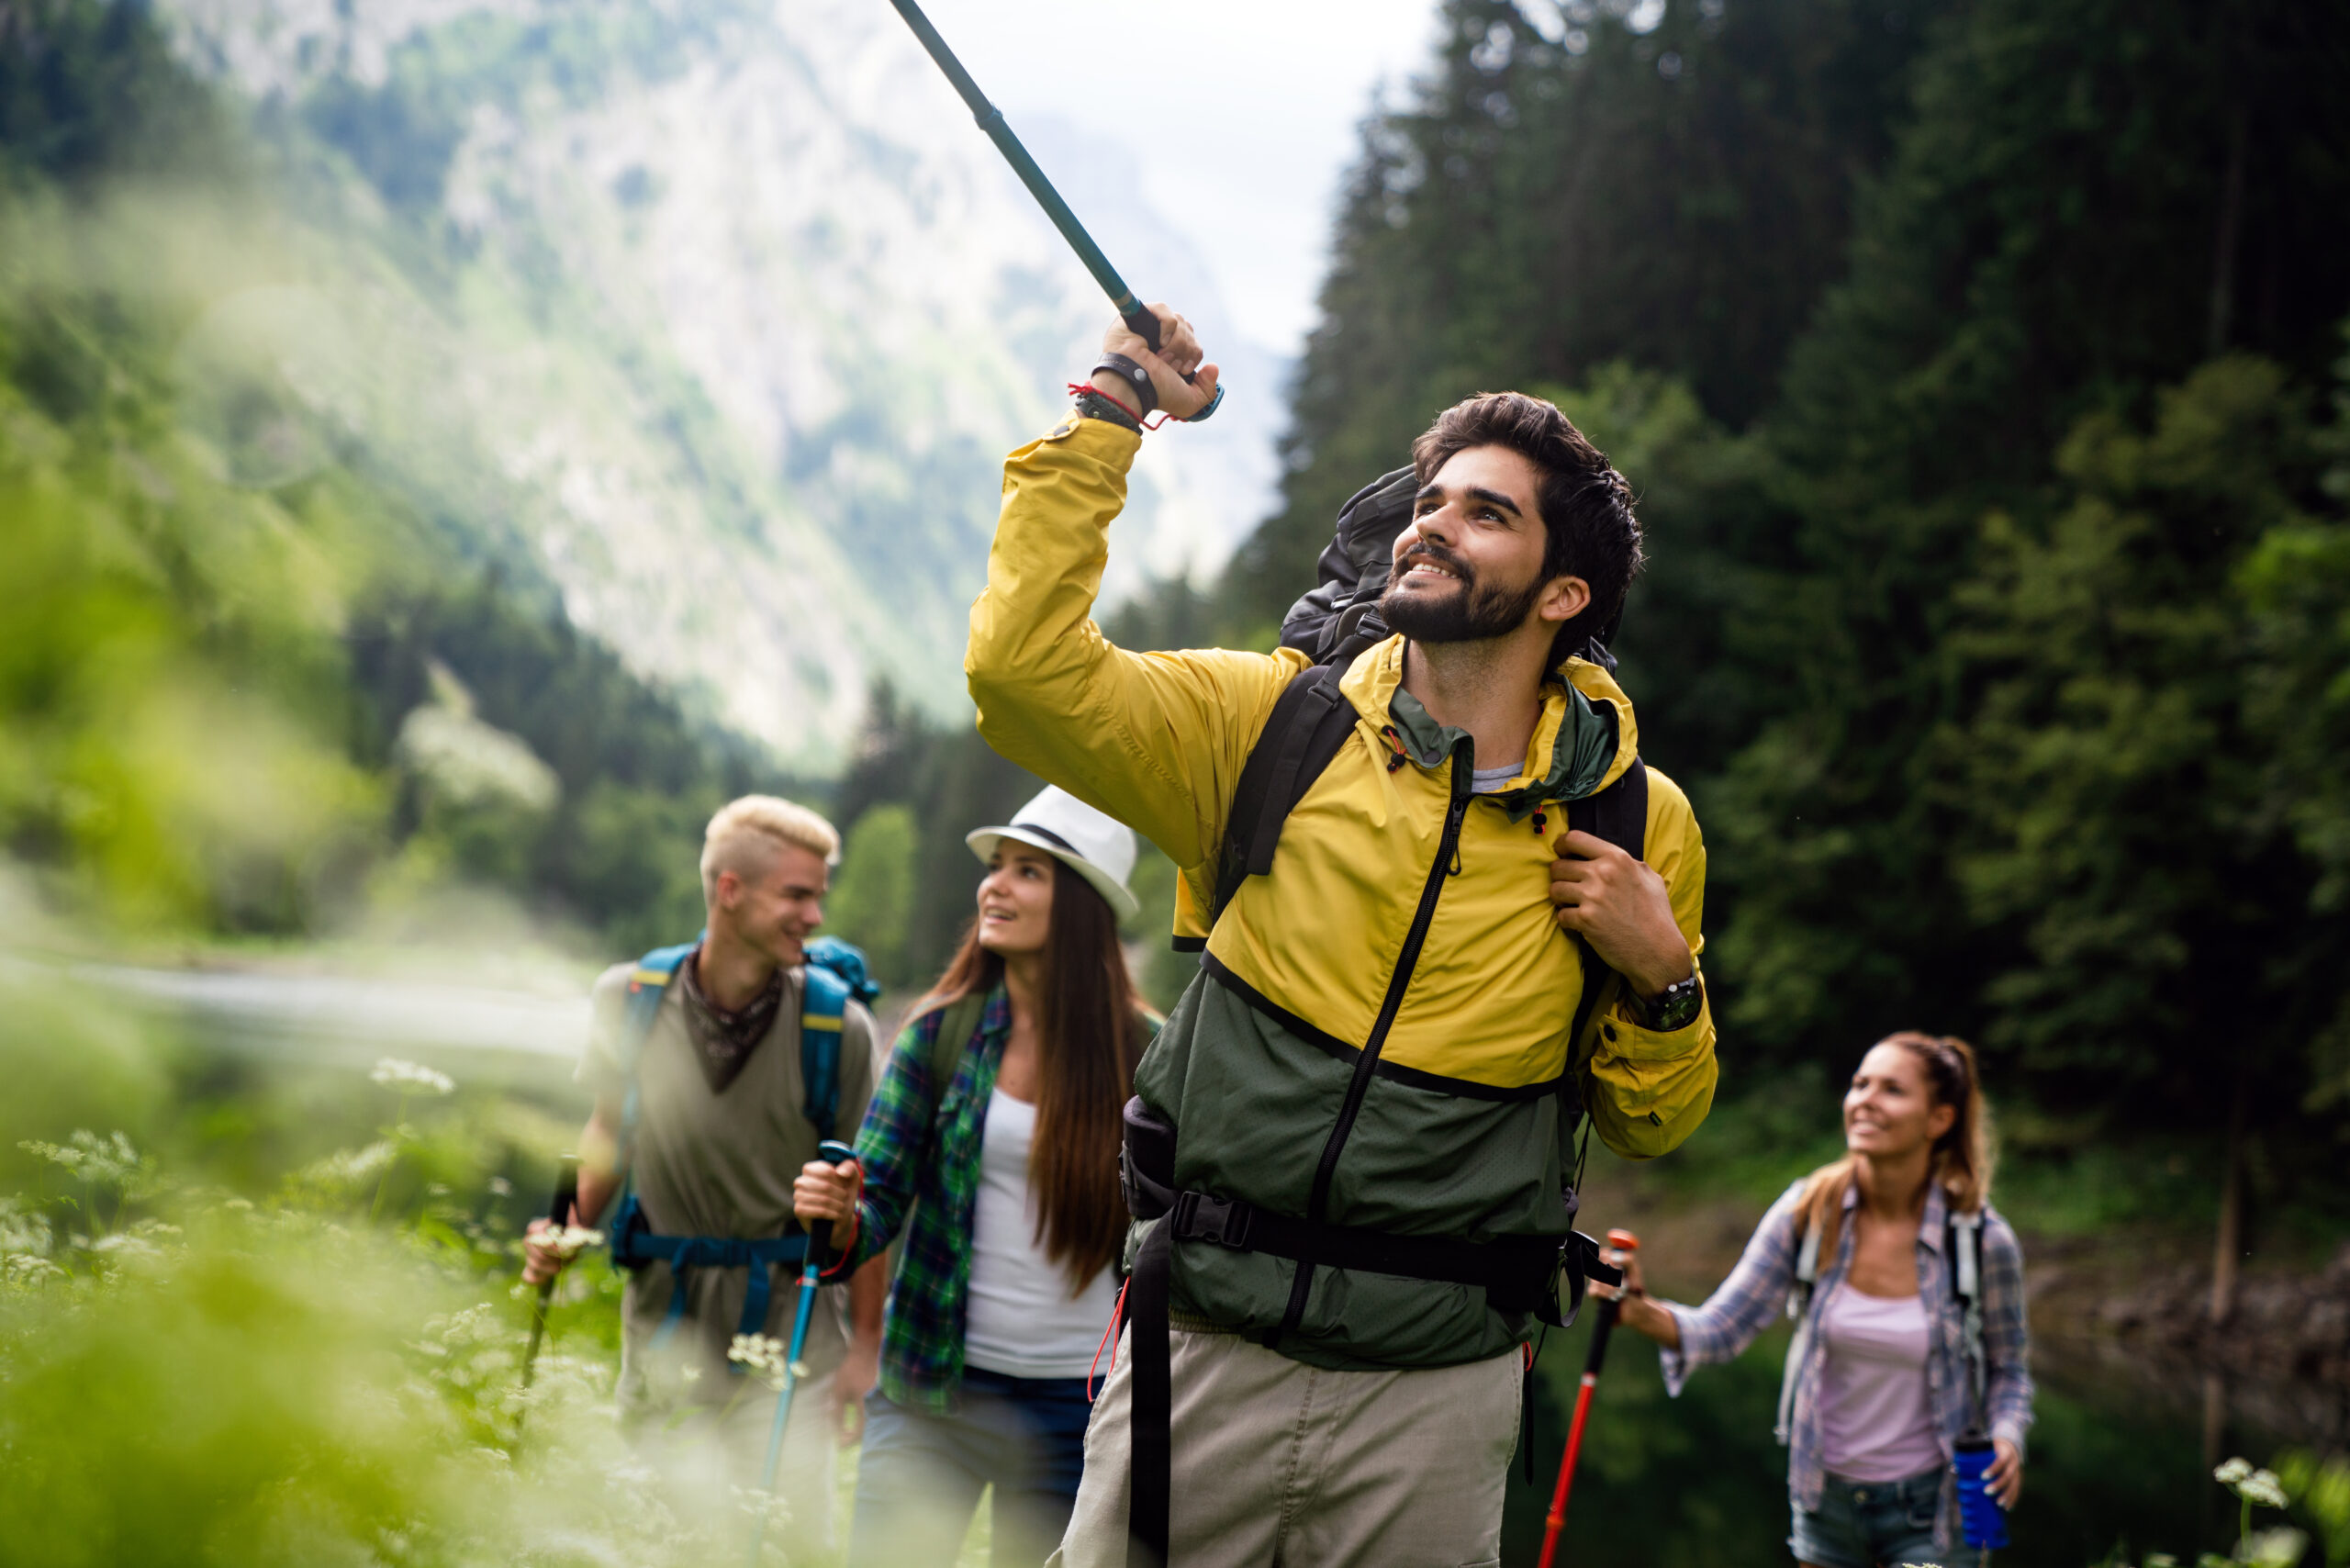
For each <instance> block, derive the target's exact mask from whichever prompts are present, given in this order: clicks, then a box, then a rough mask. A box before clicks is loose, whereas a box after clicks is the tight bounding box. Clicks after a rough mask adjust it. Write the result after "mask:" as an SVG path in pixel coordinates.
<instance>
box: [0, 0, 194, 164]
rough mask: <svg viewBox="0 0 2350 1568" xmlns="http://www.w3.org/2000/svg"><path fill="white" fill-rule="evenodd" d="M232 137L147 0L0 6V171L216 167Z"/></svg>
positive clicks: (26, 1)
mask: <svg viewBox="0 0 2350 1568" xmlns="http://www.w3.org/2000/svg"><path fill="white" fill-rule="evenodd" d="M228 145H229V138H228V134H227V126H226V123H225V117H224V116H222V114H221V113H220V110H219V106H218V105H217V104H216V103H215V102H214V101H213V98H212V96H211V95H210V94H209V93H207V92H206V91H205V90H204V89H203V87H201V86H200V85H199V84H196V82H195V81H194V80H192V79H191V78H190V77H189V76H188V74H187V73H185V71H183V70H182V69H181V68H180V66H179V64H178V63H177V62H175V61H173V59H172V56H171V50H170V48H169V46H168V45H167V44H166V43H165V41H164V39H163V38H162V35H161V34H160V33H159V32H157V31H156V29H155V28H154V26H153V24H152V22H151V19H150V17H149V14H148V8H147V6H145V5H144V4H143V3H142V0H104V3H100V0H19V3H17V4H15V5H11V6H9V7H8V9H7V11H6V13H5V14H0V174H13V175H16V176H17V177H18V178H20V179H21V178H23V177H25V176H28V175H30V176H45V177H49V178H55V179H64V180H87V179H90V178H92V177H94V176H96V175H99V174H112V175H123V174H129V175H158V174H180V173H185V172H187V171H190V170H196V169H203V170H207V171H209V170H214V169H217V168H218V165H219V164H220V162H222V161H223V160H224V158H225V157H226V154H227V149H228Z"/></svg>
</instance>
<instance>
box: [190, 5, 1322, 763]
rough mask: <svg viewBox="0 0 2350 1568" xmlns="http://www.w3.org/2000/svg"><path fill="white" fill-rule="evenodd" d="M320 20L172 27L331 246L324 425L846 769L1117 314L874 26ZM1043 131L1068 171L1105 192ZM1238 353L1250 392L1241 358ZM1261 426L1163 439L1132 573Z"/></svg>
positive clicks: (790, 19)
mask: <svg viewBox="0 0 2350 1568" xmlns="http://www.w3.org/2000/svg"><path fill="white" fill-rule="evenodd" d="M341 9H346V10H350V11H351V12H352V14H350V15H348V16H344V15H339V14H338V10H339V8H338V7H336V6H333V5H332V4H331V3H322V4H317V5H308V4H299V3H288V4H251V3H245V0H235V3H231V0H182V3H180V4H177V5H175V6H172V7H171V8H170V19H171V21H172V22H173V27H174V28H175V35H176V37H177V39H178V43H179V48H180V49H181V51H182V53H183V55H184V56H185V58H186V59H188V60H189V61H191V62H194V63H196V65H197V66H198V67H199V68H200V69H201V70H203V71H205V72H206V73H208V74H210V75H211V76H212V77H213V78H214V79H216V80H218V81H222V82H225V83H228V84H232V85H233V86H235V87H236V88H237V89H238V90H239V91H240V92H241V94H242V95H244V96H245V97H247V98H248V99H249V100H251V101H252V104H253V105H254V106H255V120H256V123H257V124H259V125H260V126H262V127H263V129H265V131H266V132H267V133H268V134H269V135H270V136H271V137H272V139H273V140H274V144H275V145H276V146H277V147H278V149H279V150H280V151H281V153H282V155H283V157H284V159H285V168H286V171H287V177H288V181H289V184H290V185H292V186H293V188H295V189H296V190H297V192H299V193H300V195H299V201H298V205H297V210H298V211H299V213H300V214H301V217H302V220H303V222H304V224H305V225H307V226H308V229H309V230H311V232H310V233H308V234H307V235H306V236H305V240H306V242H307V243H308V245H309V247H310V248H311V249H313V250H315V251H322V252H333V253H334V255H333V259H332V260H331V262H329V263H321V264H320V265H319V266H317V267H315V268H314V269H313V270H312V274H311V275H310V276H309V277H308V278H307V279H306V280H305V285H304V286H306V287H308V288H309V289H311V290H313V291H314V292H315V293H317V294H318V295H319V296H320V297H322V298H323V300H324V302H325V306H326V314H328V315H330V316H332V317H335V318H338V319H342V320H344V321H347V322H348V321H357V322H359V323H361V326H360V327H359V329H358V330H356V333H355V335H356V336H357V338H358V339H359V340H360V341H359V342H357V343H356V344H354V350H355V353H356V358H357V359H358V361H359V362H360V363H363V364H364V365H365V366H366V367H367V378H368V380H369V382H370V384H371V386H372V388H373V396H372V397H370V398H368V399H366V400H365V406H364V408H358V409H355V410H354V409H342V410H340V411H339V415H340V422H341V424H342V425H344V426H345V427H346V428H347V430H348V431H349V432H350V434H351V435H353V437H355V439H357V440H358V441H359V442H362V443H364V445H366V446H367V447H369V448H370V449H372V450H374V451H375V452H376V453H377V454H379V456H380V459H381V461H382V462H383V463H384V464H385V465H386V466H387V467H389V468H391V469H393V470H396V471H398V472H402V473H405V474H408V475H409V476H412V478H413V480H414V482H415V483H417V484H418V485H419V486H420V487H423V488H425V489H427V490H430V491H431V492H432V493H433V494H435V495H438V496H440V497H442V498H444V499H445V500H447V502H448V510H449V512H450V514H451V515H452V516H453V518H454V519H455V520H456V521H457V523H458V525H459V526H461V527H462V528H464V529H468V530H471V531H473V532H476V534H478V535H479V536H481V537H483V538H485V539H489V538H496V537H498V536H501V535H503V536H505V537H506V538H507V540H508V541H509V543H510V544H511V545H512V546H515V547H519V548H520V549H521V550H522V551H524V552H525V553H526V554H528V555H529V556H530V558H531V560H532V564H533V565H534V566H536V567H537V568H538V569H540V570H543V572H544V573H545V574H546V575H547V576H548V577H550V578H552V580H553V581H554V583H555V584H556V586H557V588H558V589H559V591H560V594H561V598H562V601H563V604H564V607H565V610H566V612H567V613H568V614H569V616H570V617H571V619H572V620H573V622H575V623H576V624H577V625H578V626H579V627H581V628H582V629H583V630H587V631H589V632H592V633H595V634H597V635H599V636H600V637H602V638H604V639H605V640H607V641H609V642H610V643H611V644H613V645H614V646H616V647H617V648H618V649H620V650H621V654H622V655H623V656H624V657H625V658H626V659H627V660H628V662H629V663H630V665H631V666H632V667H633V668H635V669H637V670H638V671H639V672H640V673H643V674H644V675H647V676H649V677H651V678H655V679H657V680H659V681H661V682H663V683H665V684H666V685H668V686H670V687H671V688H672V689H677V690H678V691H680V692H681V693H683V694H684V695H685V696H686V697H687V698H688V700H689V702H690V703H691V705H692V706H694V707H695V708H696V709H697V711H701V712H703V713H705V714H707V715H708V716H710V717H712V718H715V719H718V720H720V721H722V722H726V723H728V724H730V725H732V726H734V727H736V728H739V729H741V730H744V731H745V732H747V733H750V734H755V735H757V736H759V737H761V738H762V739H764V740H765V741H767V743H768V744H769V745H773V746H774V747H775V748H776V749H777V751H778V754H779V755H780V756H782V757H784V758H785V759H786V760H788V761H789V762H791V763H793V764H795V765H797V766H801V767H827V766H830V765H833V764H834V763H836V762H837V761H838V759H839V758H840V756H841V755H842V747H843V746H844V745H845V743H846V741H847V740H848V737H849V735H850V734H851V732H852V730H853V727H854V724H855V722H856V716H857V714H858V712H859V711H860V710H861V708H862V705H863V702H864V698H865V693H866V690H867V687H868V686H869V684H870V682H871V681H872V679H873V678H876V677H878V676H887V677H890V678H892V679H894V680H895V681H896V683H897V684H898V686H899V688H900V689H902V690H905V691H908V692H910V693H912V694H913V695H915V697H916V698H917V700H920V701H923V703H924V704H925V705H926V706H929V707H931V708H932V709H933V711H936V712H938V713H941V714H942V715H944V714H949V713H952V712H955V711H958V710H959V708H960V706H961V682H960V679H959V675H958V673H957V672H958V666H959V662H960V651H961V645H962V639H963V621H964V607H965V606H966V605H967V604H968V601H969V599H970V597H971V595H972V594H973V593H975V592H976V591H977V589H978V587H979V581H980V579H981V577H982V575H983V572H984V560H985V552H986V543H987V540H988V537H989V534H990V531H991V529H992V525H993V520H994V512H995V504H996V495H997V489H998V484H999V480H998V467H999V465H1000V463H1001V460H1002V454H1003V453H1004V451H1005V450H1007V449H1008V448H1009V447H1010V446H1012V445H1013V444H1015V443H1016V442H1019V441H1021V440H1024V439H1025V438H1027V437H1028V436H1030V435H1033V434H1034V433H1035V432H1036V431H1038V430H1040V429H1042V428H1043V427H1044V426H1045V425H1046V424H1047V423H1048V422H1049V421H1050V420H1051V419H1052V418H1053V417H1054V415H1055V412H1056V410H1057V408H1058V407H1059V405H1060V397H1059V392H1058V387H1059V385H1060V383H1061V382H1062V381H1063V380H1065V379H1067V378H1068V377H1069V375H1071V374H1072V373H1073V372H1074V371H1076V370H1078V369H1080V368H1081V367H1082V364H1083V362H1084V361H1085V360H1086V359H1087V358H1088V357H1089V356H1090V353H1091V346H1092V344H1093V342H1094V341H1095V339H1096V337H1097V334H1098V333H1099V330H1100V328H1101V324H1102V321H1103V320H1104V319H1106V315H1107V312H1106V310H1105V309H1104V308H1103V305H1102V301H1101V299H1100V297H1099V296H1098V295H1097V294H1095V293H1094V292H1093V291H1092V290H1091V285H1090V283H1089V282H1088V280H1087V279H1086V278H1085V276H1084V274H1083V273H1082V272H1081V271H1080V270H1079V269H1078V268H1077V266H1076V264H1075V263H1074V262H1073V261H1072V260H1070V259H1069V256H1068V255H1067V253H1066V252H1065V250H1064V249H1063V248H1062V247H1061V244H1060V242H1059V241H1058V239H1057V237H1056V236H1055V235H1054V234H1053V233H1052V231H1051V230H1050V229H1049V227H1048V226H1046V224H1045V222H1044V221H1043V219H1042V218H1041V217H1039V216H1038V215H1037V214H1036V213H1035V211H1034V209H1033V207H1032V206H1031V205H1030V203H1029V201H1028V198H1027V197H1026V196H1025V194H1024V192H1022V191H1021V190H1020V189H1019V187H1018V185H1017V184H1016V183H1015V182H1014V181H1013V179H1012V177H1011V176H1010V174H1008V173H1007V172H1006V171H1005V170H1003V169H1002V167H1001V166H1000V164H999V162H997V160H996V155H995V153H994V151H993V150H992V149H991V148H990V147H989V146H988V145H987V143H986V141H985V140H984V139H983V138H981V137H980V136H979V134H978V133H977V132H976V131H975V130H974V129H973V128H972V127H971V125H970V123H969V118H968V115H966V114H965V113H963V112H962V111H961V109H960V107H959V106H958V105H957V104H956V103H955V100H954V99H953V97H952V95H951V94H950V93H949V92H948V91H947V89H946V86H945V84H943V83H942V82H940V81H938V80H937V79H936V76H935V73H934V71H933V69H932V67H931V66H930V64H929V62H927V61H926V60H924V59H923V57H922V55H921V54H920V52H919V50H917V49H916V48H915V47H914V45H913V44H912V40H911V39H910V38H908V37H907V36H906V35H905V34H904V30H903V28H901V26H900V25H899V24H898V22H897V20H896V18H895V17H894V16H892V15H891V14H890V13H889V12H888V11H887V10H886V9H885V8H883V7H881V6H873V5H864V4H837V5H826V4H817V5H792V6H781V7H775V8H772V9H770V8H768V7H765V6H753V5H741V4H714V5H702V6H693V7H690V8H688V7H674V8H673V7H667V6H657V5H654V4H651V3H649V0H610V3H606V4H598V5H590V6H563V7H553V6H547V7H539V6H503V5H501V6H452V5H448V4H394V5H382V6H366V7H359V8H347V7H346V8H341ZM1044 131H1045V134H1044V135H1043V136H1042V137H1040V138H1039V146H1040V149H1042V150H1045V151H1047V153H1048V155H1049V156H1050V157H1051V159H1052V161H1053V162H1052V166H1053V167H1054V169H1055V172H1056V173H1057V174H1062V175H1063V176H1064V177H1065V178H1067V179H1068V181H1069V184H1070V185H1071V188H1072V191H1073V192H1075V191H1079V190H1084V191H1088V192H1095V193H1100V192H1108V191H1114V190H1117V189H1120V188H1124V189H1128V190H1130V189H1131V182H1122V181H1121V180H1120V179H1119V177H1118V174H1117V171H1116V169H1115V168H1114V161H1113V160H1112V162H1111V164H1110V166H1107V167H1105V166H1104V162H1103V161H1104V159H1105V158H1108V157H1109V155H1107V154H1103V153H1102V152H1099V151H1091V152H1089V151H1087V149H1086V148H1085V145H1084V143H1083V142H1082V141H1080V140H1077V139H1075V138H1071V137H1067V136H1056V135H1055V133H1054V128H1050V127H1046V128H1044ZM1048 143H1049V144H1050V145H1049V146H1047V144H1048ZM1129 201H1130V204H1131V198H1129ZM1110 219H1111V221H1110V226H1109V227H1108V228H1107V229H1105V235H1111V236H1122V235H1125V234H1129V233H1147V232H1148V231H1149V230H1150V229H1152V228H1153V227H1155V226H1154V225H1152V224H1151V223H1150V222H1149V221H1148V219H1147V214H1139V213H1137V212H1135V211H1133V210H1130V209H1122V210H1118V211H1115V212H1113V213H1112V214H1111V215H1110ZM1162 238H1163V237H1162ZM1113 242H1114V239H1113ZM1176 262H1177V264H1176V265H1175V266H1174V267H1172V268H1161V269H1159V270H1160V271H1161V272H1171V273H1173V274H1175V275H1177V276H1179V277H1180V276H1181V275H1182V274H1183V273H1184V272H1186V271H1188V270H1190V269H1189V268H1187V267H1185V266H1184V265H1183V264H1182V259H1181V258H1176ZM1138 281H1139V280H1138ZM1154 292H1169V291H1166V290H1157V289H1155V290H1154ZM387 301H389V302H395V308H391V309H390V316H391V317H393V318H396V319H386V314H385V312H386V302H387ZM347 335H349V330H348V329H347ZM1239 359H1240V362H1241V365H1242V366H1245V367H1246V368H1245V369H1244V372H1243V378H1244V379H1248V378H1250V377H1251V375H1253V379H1254V382H1255V385H1257V386H1259V387H1261V388H1262V389H1263V393H1264V395H1265V396H1266V399H1267V401H1268V402H1270V394H1271V392H1272V390H1273V388H1274V386H1276V385H1277V383H1278V377H1277V374H1276V371H1275V368H1274V366H1273V365H1272V364H1270V358H1269V356H1263V355H1261V354H1258V355H1251V354H1249V353H1247V352H1246V351H1245V349H1244V353H1243V354H1242V355H1241V356H1239ZM1261 429H1262V424H1261V422H1260V423H1259V424H1258V425H1257V427H1256V429H1255V430H1251V429H1249V428H1248V427H1246V426H1245V425H1243V424H1242V423H1241V422H1240V421H1237V420H1235V421H1230V422H1227V423H1226V424H1225V425H1222V426H1210V427H1203V429H1201V430H1199V431H1181V432H1178V434H1177V435H1175V436H1174V437H1171V438H1166V439H1162V440H1161V441H1158V442H1153V443H1151V448H1152V450H1151V451H1150V452H1149V453H1147V455H1146V459H1145V462H1144V463H1143V465H1142V466H1141V469H1140V478H1139V480H1138V483H1137V486H1136V506H1135V509H1134V510H1135V516H1134V519H1133V521H1129V522H1128V523H1126V524H1125V525H1123V526H1122V531H1121V536H1122V541H1123V542H1124V547H1123V548H1122V551H1121V565H1122V566H1123V567H1125V570H1126V571H1127V573H1128V574H1129V575H1128V576H1127V577H1125V578H1124V579H1123V581H1124V583H1125V585H1127V586H1131V584H1132V583H1133V582H1135V581H1136V580H1137V577H1136V574H1137V573H1138V571H1139V569H1141V568H1142V567H1144V566H1147V567H1149V568H1150V569H1153V570H1157V571H1159V572H1162V573H1163V572H1169V571H1183V570H1188V569H1191V568H1192V567H1194V566H1207V567H1213V566H1215V565H1216V564H1218V563H1219V562H1220V560H1221V557H1222V555H1223V554H1224V553H1225V550H1226V549H1227V548H1228V547H1229V544H1230V543H1231V542H1232V541H1233V540H1234V539H1236V538H1237V536H1238V534H1239V533H1240V532H1243V531H1244V530H1245V529H1246V527H1247V526H1248V524H1249V523H1251V522H1252V521H1254V519H1255V517H1256V516H1257V515H1258V513H1259V511H1260V510H1262V498H1263V497H1264V496H1265V494H1266V493H1267V490H1268V487H1269V484H1270V456H1269V454H1267V452H1266V451H1265V449H1264V446H1263V443H1262V442H1261V441H1260V440H1254V439H1252V437H1254V436H1256V435H1257V434H1258V433H1259V431H1261ZM1119 586H1120V581H1119V580H1118V579H1113V591H1115V590H1116V588H1118V587H1119Z"/></svg>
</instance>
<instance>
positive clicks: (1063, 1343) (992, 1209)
mask: <svg viewBox="0 0 2350 1568" xmlns="http://www.w3.org/2000/svg"><path fill="white" fill-rule="evenodd" d="M1035 1137H1036V1107H1035V1106H1034V1105H1032V1104H1030V1103H1028V1102H1027V1101H1025V1100H1015V1099H1013V1097H1012V1096H1011V1095H1009V1094H1006V1093H1005V1092H1003V1091H1002V1090H1001V1089H999V1090H997V1091H996V1092H994V1093H993V1094H992V1095H991V1096H990V1097H989V1100H988V1120H987V1126H986V1127H985V1128H984V1129H983V1130H982V1131H981V1133H980V1135H979V1200H978V1202H977V1203H976V1204H974V1205H973V1209H972V1214H971V1290H970V1296H969V1299H968V1303H967V1305H966V1314H965V1317H964V1322H963V1360H964V1362H965V1363H966V1364H967V1365H969V1366H975V1367H978V1368H979V1369H980V1370H982V1371H984V1372H1001V1373H1002V1374H1003V1375H1004V1376H1006V1377H1083V1376H1085V1375H1086V1372H1088V1371H1089V1370H1090V1369H1091V1367H1092V1365H1093V1354H1094V1351H1095V1350H1098V1349H1099V1348H1100V1346H1101V1344H1102V1332H1103V1330H1105V1329H1107V1328H1108V1327H1110V1311H1111V1308H1112V1307H1113V1306H1114V1305H1116V1304H1117V1300H1118V1279H1117V1273H1116V1271H1114V1270H1111V1269H1104V1270H1102V1271H1101V1272H1100V1273H1098V1274H1096V1275H1094V1276H1093V1278H1092V1279H1091V1280H1089V1281H1087V1282H1086V1285H1085V1288H1084V1289H1083V1290H1082V1291H1080V1292H1079V1293H1078V1294H1077V1295H1076V1296H1075V1297H1074V1298H1072V1297H1071V1296H1070V1295H1069V1271H1068V1270H1067V1269H1065V1268H1063V1267H1061V1265H1059V1264H1058V1263H1056V1262H1054V1261H1052V1260H1050V1259H1048V1258H1046V1256H1045V1249H1044V1248H1043V1247H1041V1246H1040V1245H1038V1243H1037V1240H1036V1218H1037V1205H1036V1198H1035V1192H1034V1191H1033V1190H1032V1189H1031V1188H1030V1187H1029V1185H1028V1149H1029V1146H1030V1145H1031V1144H1032V1143H1033V1142H1035Z"/></svg>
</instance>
